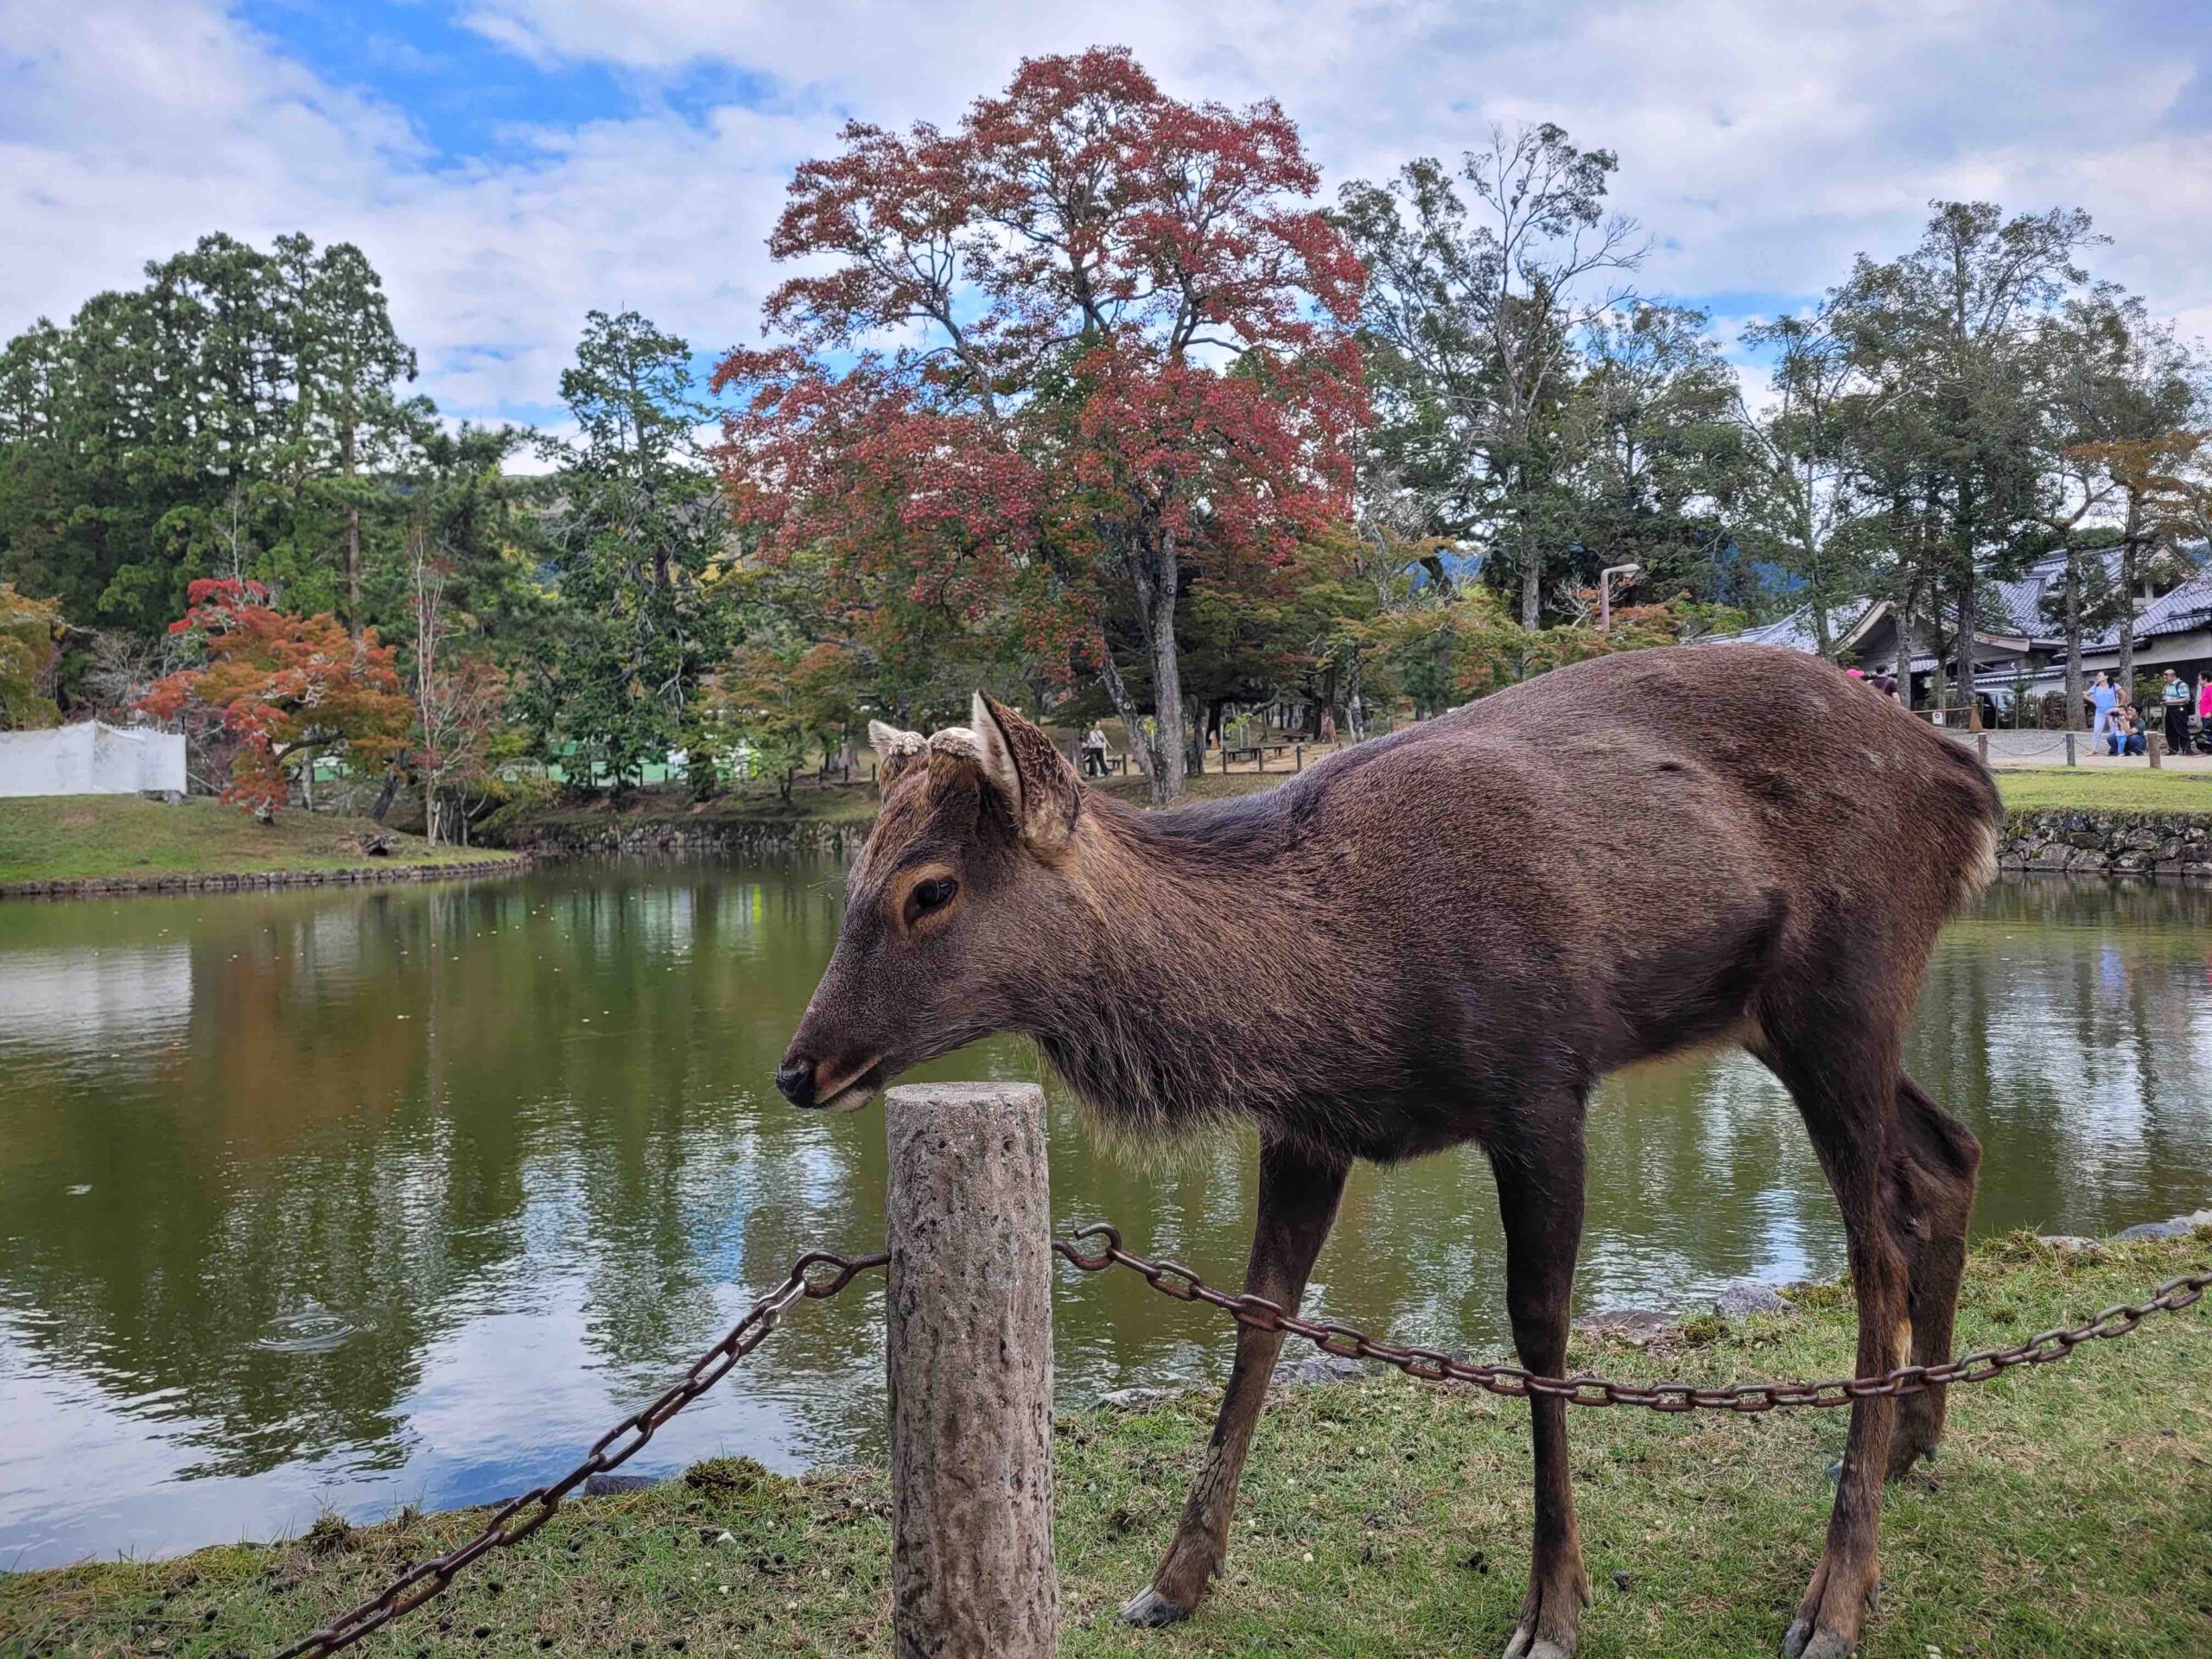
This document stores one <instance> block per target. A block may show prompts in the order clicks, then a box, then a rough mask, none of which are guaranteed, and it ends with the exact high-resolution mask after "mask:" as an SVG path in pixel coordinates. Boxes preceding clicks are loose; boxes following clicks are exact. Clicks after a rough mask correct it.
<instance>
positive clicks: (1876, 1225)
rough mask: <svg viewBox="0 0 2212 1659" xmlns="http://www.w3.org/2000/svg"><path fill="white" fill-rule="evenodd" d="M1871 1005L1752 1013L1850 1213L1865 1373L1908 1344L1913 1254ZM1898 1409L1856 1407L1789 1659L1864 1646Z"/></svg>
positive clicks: (1885, 1038) (1762, 1053) (1889, 1042)
mask: <svg viewBox="0 0 2212 1659" xmlns="http://www.w3.org/2000/svg"><path fill="white" fill-rule="evenodd" d="M1871 1005H1872V999H1871V998H1870V999H1869V1001H1868V1003H1866V1004H1861V1005H1860V1006H1861V1007H1862V1008H1864V1009H1866V1013H1864V1014H1854V1012H1853V1008H1852V1006H1851V1003H1850V1001H1848V1000H1847V988H1846V987H1843V986H1831V987H1829V988H1828V990H1827V995H1823V996H1820V997H1817V998H1811V999H1808V1005H1806V1006H1802V1007H1793V1006H1792V1005H1791V1002H1790V1001H1789V1000H1785V999H1781V998H1773V999H1766V1000H1763V1005H1762V1006H1761V1007H1759V1008H1758V1010H1757V1012H1758V1019H1759V1025H1760V1032H1761V1035H1760V1038H1759V1039H1758V1041H1757V1042H1756V1043H1755V1044H1754V1045H1753V1048H1754V1052H1756V1053H1757V1054H1758V1057H1759V1058H1760V1059H1762V1060H1764V1062H1765V1063H1766V1064H1767V1065H1768V1066H1770V1068H1771V1069H1772V1070H1773V1071H1774V1072H1775V1074H1776V1075H1777V1077H1780V1078H1781V1079H1782V1081H1783V1083H1784V1084H1787V1085H1788V1087H1789V1092H1790V1094H1791V1096H1793V1097H1794V1098H1795V1100H1796V1103H1797V1108H1798V1110H1799V1112H1800V1113H1801V1114H1802V1116H1803V1117H1804V1120H1805V1127H1806V1128H1807V1130H1808V1132H1809V1133H1810V1135H1811V1136H1812V1141H1813V1147H1814V1150H1815V1152H1817V1153H1818V1154H1819V1155H1820V1160H1821V1169H1822V1170H1823V1171H1824V1172H1825V1173H1826V1174H1827V1179H1828V1185H1830V1186H1831V1187H1832V1188H1834V1192H1835V1196H1836V1202H1837V1204H1838V1205H1839V1206H1840V1208H1841V1209H1842V1211H1843V1224H1844V1232H1845V1235H1846V1238H1847V1244H1848V1248H1849V1252H1850V1262H1851V1278H1852V1285H1853V1289H1854V1290H1855V1291H1856V1292H1857V1294H1858V1300H1859V1351H1858V1360H1857V1372H1858V1375H1859V1376H1879V1375H1880V1374H1881V1373H1882V1372H1884V1371H1886V1370H1891V1369H1892V1368H1893V1367H1895V1366H1897V1365H1900V1364H1903V1363H1904V1361H1905V1358H1906V1356H1907V1354H1908V1352H1909V1351H1910V1347H1911V1344H1912V1342H1913V1333H1912V1332H1911V1329H1910V1300H1911V1279H1912V1274H1911V1257H1910V1253H1909V1252H1908V1249H1907V1248H1906V1239H1905V1236H1904V1230H1903V1228H1902V1226H1901V1222H1902V1220H1903V1217H1901V1216H1900V1214H1899V1213H1898V1208H1897V1203H1896V1198H1897V1187H1896V1170H1897V1164H1896V1160H1897V1157H1898V1156H1899V1154H1900V1148H1901V1147H1902V1145H1903V1144H1904V1142H1903V1139H1902V1135H1903V1132H1902V1131H1901V1129H1900V1128H1899V1127H1898V1124H1897V1079H1898V1077H1899V1075H1900V1074H1899V1071H1898V1067H1897V1059H1898V1048H1899V1033H1898V1031H1897V1024H1898V1023H1899V1022H1898V1021H1897V1020H1895V1019H1891V1018H1889V1017H1886V1014H1887V1011H1886V1010H1882V1011H1880V1012H1876V1011H1875V1010H1874V1008H1873V1007H1872V1006H1871ZM1947 1339H1948V1337H1947ZM1896 1423H1897V1402H1896V1400H1894V1399H1864V1400H1856V1401H1853V1402H1852V1407H1851V1427H1850V1432H1849V1433H1848V1436H1847V1439H1846V1440H1845V1443H1844V1452H1843V1466H1842V1470H1841V1473H1840V1478H1839V1479H1838V1481H1837V1483H1836V1492H1835V1507H1834V1510H1833V1511H1832V1512H1831V1513H1830V1515H1829V1517H1828V1533H1827V1544H1826V1546H1825V1548H1823V1549H1822V1550H1821V1560H1820V1564H1819V1566H1818V1567H1815V1569H1814V1572H1813V1578H1812V1582H1811V1583H1810V1585H1809V1586H1808V1587H1807V1589H1806V1592H1805V1594H1804V1597H1803V1599H1802V1600H1801V1601H1800V1602H1799V1604H1798V1608H1797V1614H1796V1618H1794V1619H1793V1620H1792V1621H1791V1623H1790V1625H1789V1631H1788V1632H1787V1634H1785V1635H1784V1636H1783V1642H1782V1651H1783V1656H1784V1659H1847V1656H1848V1655H1850V1654H1852V1653H1853V1652H1855V1651H1856V1650H1857V1649H1858V1646H1859V1629H1860V1626H1861V1624H1862V1623H1863V1621H1864V1618H1865V1616H1866V1609H1867V1607H1868V1606H1869V1605H1870V1604H1871V1603H1872V1600H1873V1598H1874V1594H1875V1590H1876V1586H1878V1584H1879V1582H1880V1578H1881V1567H1880V1561H1879V1556H1878V1544H1879V1539H1880V1533H1881V1525H1882V1484H1883V1480H1884V1478H1885V1476H1886V1474H1887V1473H1888V1471H1889V1466H1890V1447H1891V1439H1892V1436H1893V1433H1894V1431H1895V1428H1896Z"/></svg>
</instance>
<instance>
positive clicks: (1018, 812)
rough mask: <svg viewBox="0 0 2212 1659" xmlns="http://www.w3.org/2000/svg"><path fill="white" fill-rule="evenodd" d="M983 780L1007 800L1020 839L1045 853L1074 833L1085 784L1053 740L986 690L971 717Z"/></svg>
mask: <svg viewBox="0 0 2212 1659" xmlns="http://www.w3.org/2000/svg"><path fill="white" fill-rule="evenodd" d="M969 725H970V726H971V727H973V728H974V729H975V733H976V750H977V758H978V759H979V760H981V761H982V767H983V776H984V777H985V778H987V779H989V780H990V782H991V786H992V787H993V788H995V789H996V790H997V791H999V793H1000V794H1001V795H1003V796H1004V797H1006V802H1007V806H1008V807H1009V808H1010V809H1011V810H1012V811H1013V813H1014V823H1017V824H1019V825H1020V828H1021V837H1022V839H1023V840H1024V841H1027V842H1028V843H1029V844H1030V845H1031V846H1033V847H1034V848H1036V849H1038V850H1039V851H1040V852H1047V853H1050V852H1057V851H1058V850H1059V849H1061V848H1062V847H1065V845H1066V844H1067V840H1068V837H1069V836H1071V835H1072V834H1074V833H1075V820H1076V815H1077V813H1078V812H1080V811H1081V810H1083V785H1081V784H1079V783H1077V781H1076V775H1075V768H1074V767H1072V766H1070V765H1068V763H1067V759H1066V757H1065V756H1064V755H1063V754H1061V753H1060V752H1059V751H1058V749H1056V748H1054V747H1052V739H1051V738H1049V737H1047V736H1046V735H1045V734H1044V733H1042V732H1040V731H1039V730H1038V729H1037V728H1035V727H1034V726H1033V725H1031V724H1030V723H1029V722H1028V721H1026V720H1024V719H1023V718H1022V717H1021V716H1020V715H1017V714H1016V713H1014V710H1013V709H1009V708H1007V706H1006V705H1005V704H1004V703H1002V702H998V701H997V700H996V699H995V698H992V697H988V696H984V695H983V693H982V692H981V691H978V692H977V693H976V703H975V708H974V709H973V711H972V712H971V713H970V714H969Z"/></svg>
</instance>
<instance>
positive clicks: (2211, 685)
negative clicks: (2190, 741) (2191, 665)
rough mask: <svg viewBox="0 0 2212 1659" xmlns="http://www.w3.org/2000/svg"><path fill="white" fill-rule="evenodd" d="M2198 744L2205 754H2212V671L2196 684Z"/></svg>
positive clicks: (2206, 673)
mask: <svg viewBox="0 0 2212 1659" xmlns="http://www.w3.org/2000/svg"><path fill="white" fill-rule="evenodd" d="M2196 743H2197V747H2199V748H2201V749H2202V750H2203V751H2204V753H2207V754H2212V670H2208V671H2206V672H2205V673H2203V674H2202V675H2201V676H2200V677H2198V679H2197V682H2196Z"/></svg>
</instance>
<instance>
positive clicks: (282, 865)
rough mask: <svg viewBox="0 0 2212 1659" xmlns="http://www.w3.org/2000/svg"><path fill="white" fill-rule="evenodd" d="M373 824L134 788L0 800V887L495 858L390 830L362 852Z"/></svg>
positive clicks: (479, 851)
mask: <svg viewBox="0 0 2212 1659" xmlns="http://www.w3.org/2000/svg"><path fill="white" fill-rule="evenodd" d="M376 828H377V826H376V825H374V824H372V823H369V822H368V821H367V820H366V819H364V818H334V817H324V816H322V815H321V814H319V813H313V812H283V813H279V814H278V815H277V822H276V823H268V824H264V823H255V822H254V821H253V819H252V818H251V817H250V816H248V815H247V814H246V813H244V812H241V811H240V810H238V808H236V807H233V806H226V805H224V804H222V803H221V802H219V801H215V800H210V799H207V798H200V797H194V798H192V799H190V800H186V801H181V802H179V803H177V804H175V805H168V804H163V803H162V802H159V801H149V800H143V799H141V798H139V797H137V796H136V795H48V796H36V797H33V798H29V799H26V800H0V885H5V884H7V883H10V882H14V881H82V880H115V879H118V878H128V879H135V880H146V879H149V878H154V877H160V876H167V875H181V876H205V875H260V874H269V873H271V872H278V871H295V870H340V869H355V868H368V867H372V866H375V867H379V868H387V867H389V866H391V865H395V864H405V865H420V864H465V863H480V862H482V861H486V860H487V859H497V858H499V857H500V856H501V855H500V854H499V853H497V852H487V851H486V850H485V849H482V848H467V847H438V848H432V847H430V846H429V845H428V844H427V843H425V842H423V840H422V839H421V838H420V837H418V836H396V837H395V838H394V842H393V845H392V848H391V852H390V853H389V854H386V855H380V856H378V857H374V858H371V857H368V856H365V855H364V854H363V853H362V851H361V849H360V844H359V843H360V837H361V836H363V835H364V834H365V833H368V832H370V831H372V830H374V829H376Z"/></svg>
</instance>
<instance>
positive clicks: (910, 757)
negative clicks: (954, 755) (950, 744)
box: [868, 720, 929, 789]
mask: <svg viewBox="0 0 2212 1659" xmlns="http://www.w3.org/2000/svg"><path fill="white" fill-rule="evenodd" d="M868 747H870V748H872V749H874V751H875V760H876V767H875V782H876V786H877V787H878V788H879V789H888V788H889V787H890V786H891V780H892V779H894V778H896V777H897V776H898V775H899V773H900V772H904V771H906V768H907V767H909V766H912V765H913V764H914V762H916V761H917V760H920V759H921V758H922V752H923V751H924V750H925V749H926V748H927V747H929V740H928V739H927V738H925V737H924V736H923V735H922V734H920V733H919V732H902V731H900V730H899V728H897V727H896V726H887V725H886V724H884V722H883V721H880V720H871V721H868Z"/></svg>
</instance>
